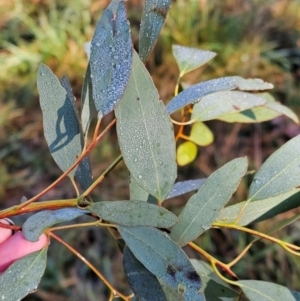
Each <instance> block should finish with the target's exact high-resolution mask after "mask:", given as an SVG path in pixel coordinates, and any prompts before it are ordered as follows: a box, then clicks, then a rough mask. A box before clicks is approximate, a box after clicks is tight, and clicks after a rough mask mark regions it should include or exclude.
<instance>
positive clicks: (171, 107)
mask: <svg viewBox="0 0 300 301" xmlns="http://www.w3.org/2000/svg"><path fill="white" fill-rule="evenodd" d="M272 88H273V85H272V84H269V83H266V82H264V81H262V80H260V79H244V78H242V77H240V76H228V77H221V78H216V79H211V80H208V81H205V82H202V83H199V84H196V85H193V86H191V87H189V88H187V89H185V90H184V91H182V92H181V93H179V94H178V95H177V96H175V97H174V98H173V99H172V100H171V101H170V102H169V103H168V104H167V110H168V112H169V114H172V113H174V112H175V111H177V110H179V109H180V108H182V107H184V106H186V105H188V104H194V103H197V102H199V101H200V100H201V98H203V97H204V96H205V95H208V94H211V93H214V92H217V91H226V90H234V89H237V90H243V91H252V90H259V91H260V90H267V89H272Z"/></svg>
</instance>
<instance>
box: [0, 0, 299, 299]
mask: <svg viewBox="0 0 300 301" xmlns="http://www.w3.org/2000/svg"><path fill="white" fill-rule="evenodd" d="M108 2H109V1H106V0H97V1H96V0H72V1H68V0H60V1H58V0H24V1H21V0H2V1H0V30H1V33H0V70H1V72H0V208H1V209H2V208H6V207H8V206H12V205H15V204H18V203H19V202H20V199H21V198H22V196H25V197H27V198H30V197H32V196H34V195H36V194H37V193H38V192H40V191H41V190H43V189H44V188H45V187H47V186H48V185H49V184H51V183H52V182H53V181H54V180H55V179H57V177H59V175H60V174H61V171H60V170H59V168H58V167H57V166H56V164H55V162H54V161H53V159H52V158H51V156H50V153H49V152H48V147H47V145H46V142H45V139H44V136H43V127H42V114H41V110H40V107H39V103H38V94H37V88H36V75H37V68H38V66H39V64H40V63H44V64H46V65H48V66H49V67H50V68H51V69H52V71H53V72H54V73H55V74H56V75H57V76H58V77H61V76H62V75H63V74H66V75H67V76H68V78H69V80H70V82H71V84H72V87H73V92H74V94H75V96H76V98H77V101H78V103H80V95H81V87H82V81H83V76H84V74H85V69H86V66H87V57H86V55H85V52H84V43H85V42H87V41H90V40H91V38H92V35H93V32H94V29H95V25H96V23H97V21H98V19H99V17H100V16H101V12H102V10H103V8H105V7H106V5H107V3H108ZM142 2H143V1H138V0H128V2H127V3H126V5H127V7H128V17H129V20H130V22H131V26H132V35H133V42H134V45H135V47H137V44H138V32H139V23H140V18H141V13H142ZM299 16H300V1H299V0H265V1H261V0H223V1H217V0H211V1H208V0H198V1H197V0H177V1H173V4H172V8H171V11H170V13H169V16H168V18H167V21H166V24H165V27H164V29H163V31H162V34H161V36H160V38H159V40H158V42H157V44H156V47H155V49H154V51H153V53H152V54H151V56H150V58H149V60H148V62H147V64H146V66H147V68H148V70H149V72H150V73H151V75H152V76H153V79H154V82H155V84H156V86H157V88H158V90H159V94H160V97H161V99H162V100H163V101H164V102H167V101H169V100H170V99H171V98H172V96H173V94H174V88H175V85H176V81H177V77H178V68H177V66H176V62H175V59H174V58H173V56H172V51H171V47H172V45H173V44H180V45H185V46H190V47H197V48H201V49H205V50H211V51H215V52H217V57H216V58H214V59H213V60H212V61H211V62H210V63H209V64H207V65H206V66H204V67H202V68H200V69H197V70H196V71H193V72H191V73H189V74H187V75H186V76H185V78H184V81H185V82H187V83H189V84H194V83H197V82H199V81H203V80H207V79H212V78H215V77H222V76H228V75H240V76H242V77H245V78H248V77H252V78H255V77H259V78H262V79H263V80H265V81H268V82H271V83H273V84H274V86H275V88H274V89H273V90H272V91H271V93H272V95H273V96H274V97H275V99H276V100H277V101H280V102H281V103H283V104H284V105H286V106H288V107H289V108H291V109H292V110H293V111H294V112H295V113H296V114H297V115H298V116H299V114H300V17H299ZM112 118H113V116H108V117H107V118H106V120H105V121H104V124H105V123H107V122H109V120H111V119H112ZM207 125H208V126H209V128H210V129H211V130H212V132H213V133H214V136H215V141H214V143H213V144H211V145H209V146H207V147H202V148H200V149H199V152H198V156H197V158H196V160H195V161H194V162H193V163H191V164H189V165H187V166H184V167H180V168H179V175H178V180H185V179H196V178H203V177H207V176H208V175H210V174H211V173H212V172H213V171H214V170H216V169H217V168H218V167H220V166H222V165H223V164H225V163H226V162H228V161H230V160H231V159H233V158H236V157H239V156H248V158H249V167H250V169H252V170H257V169H258V168H259V167H260V166H261V164H262V163H263V162H264V161H265V159H266V158H267V157H268V156H269V155H270V154H272V153H273V152H274V151H275V150H276V149H278V147H280V146H281V145H282V144H284V143H285V142H286V141H288V140H289V139H290V138H292V137H294V136H296V135H297V134H299V133H300V128H299V125H298V124H295V123H293V121H292V120H289V119H288V118H286V117H278V118H276V119H275V120H273V121H270V122H264V123H261V124H228V123H224V122H221V121H211V122H207ZM187 130H188V129H187ZM118 154H119V148H118V144H117V137H116V133H115V131H114V130H112V131H111V132H110V133H109V134H108V135H106V136H105V139H104V140H103V141H102V143H101V145H99V146H98V147H97V148H96V149H94V150H93V152H92V153H91V162H92V168H93V174H94V176H98V175H100V174H101V172H102V171H104V170H105V168H106V167H108V165H109V164H110V163H111V162H112V161H113V160H114V158H116V157H117V155H118ZM250 180H251V176H249V177H245V178H244V180H243V182H242V183H241V185H240V187H239V189H238V191H237V192H236V194H235V195H234V197H233V200H232V201H231V202H237V201H243V200H245V199H246V197H247V192H248V187H249V184H250ZM128 195H129V192H128V172H127V170H126V168H125V166H124V164H123V163H122V164H119V165H118V166H117V168H116V169H115V170H114V171H113V172H112V173H110V174H109V176H108V177H107V178H106V179H105V181H104V182H103V183H102V184H101V185H100V186H99V188H98V189H96V190H95V193H94V194H93V198H94V199H95V200H97V201H98V200H121V199H128ZM71 197H74V191H73V189H72V186H71V185H70V183H69V182H68V180H66V181H63V183H61V184H60V185H58V186H57V187H56V188H55V189H53V190H52V191H51V192H49V193H48V194H47V195H46V196H44V197H43V198H42V199H44V200H49V199H56V198H71ZM189 197H190V195H185V196H183V197H182V198H178V199H172V200H170V201H168V202H166V206H167V207H168V208H170V209H172V210H173V211H174V212H179V210H180V207H181V206H182V205H183V204H184V203H185V202H186V201H187V200H188V198H189ZM295 213H300V210H298V209H294V210H293V211H289V212H287V213H284V214H282V215H281V216H278V217H276V218H273V219H272V220H268V221H265V222H261V223H259V224H258V225H255V227H256V229H258V230H260V231H266V230H267V229H269V228H270V227H272V226H273V225H274V224H276V223H278V222H279V221H281V220H284V219H286V218H288V217H291V216H292V215H294V214H295ZM22 220H23V218H22V217H20V218H17V219H15V221H16V222H17V223H18V222H19V223H21V222H22ZM299 230H300V224H299V223H297V222H296V223H294V224H293V225H291V226H289V227H286V228H285V229H283V230H281V231H278V233H276V234H275V235H276V236H277V237H280V238H281V239H284V240H287V241H290V242H293V243H296V244H297V243H298V244H300V239H299ZM58 235H59V236H61V237H63V238H64V239H65V240H66V241H67V242H68V243H70V244H71V245H72V246H74V247H75V248H76V249H77V250H78V251H80V252H81V253H82V254H83V255H84V256H86V258H88V259H89V260H90V261H91V262H93V263H94V264H95V266H96V267H98V268H99V270H100V271H101V272H102V273H103V274H104V275H105V276H106V277H107V279H108V280H109V281H111V282H112V283H113V284H114V285H115V286H116V288H118V289H119V290H121V291H123V292H127V293H129V292H130V289H129V287H128V285H127V282H126V277H125V276H124V272H123V268H122V255H121V253H120V251H119V250H118V247H117V245H116V243H115V241H114V240H113V239H112V238H111V236H110V234H109V233H108V232H107V231H104V230H101V229H94V228H91V229H89V228H84V229H82V230H78V229H77V230H74V231H59V232H58ZM251 240H252V238H251V237H250V236H249V235H245V234H243V233H238V232H234V231H227V230H210V231H207V232H206V233H205V234H204V235H202V236H201V237H200V238H199V239H198V240H197V241H196V243H197V244H199V245H200V246H201V247H203V248H204V249H205V250H206V251H208V252H210V253H211V254H212V255H214V256H215V257H217V258H219V259H221V260H222V261H224V262H228V261H230V260H232V259H233V258H235V257H236V256H237V255H238V254H239V253H240V252H241V251H242V250H243V248H244V247H245V246H246V245H247V244H248V243H249V242H250V241H251ZM186 252H187V253H188V254H189V255H190V256H191V257H194V258H200V257H199V255H198V254H195V253H193V252H192V251H191V250H189V249H186ZM233 270H234V272H235V273H237V274H238V275H239V276H240V277H241V278H243V279H250V278H251V279H261V280H266V281H272V282H277V283H279V284H283V285H286V286H288V287H289V288H292V289H298V290H300V281H299V276H300V275H299V273H300V259H299V258H297V257H295V256H290V255H288V254H286V253H285V251H283V250H282V249H280V248H279V247H277V246H275V245H273V244H270V243H268V242H266V241H260V242H259V243H256V244H255V245H254V246H253V247H252V248H251V249H250V251H249V252H248V253H247V254H246V255H245V257H244V258H243V259H242V260H241V261H240V262H239V263H238V264H237V265H236V266H235V267H234V269H233ZM108 293H109V292H108V291H107V288H106V287H105V286H104V285H103V283H101V281H99V280H98V279H97V277H96V276H95V275H94V274H93V272H91V271H90V270H89V269H88V268H87V267H86V266H85V265H84V264H82V263H81V262H80V261H78V260H77V259H76V258H75V257H74V256H73V255H72V254H71V253H70V252H69V251H67V250H66V249H65V248H64V247H63V246H60V245H58V244H56V243H55V242H53V243H52V244H51V246H50V250H49V260H48V266H47V270H46V274H45V276H44V278H43V280H42V283H41V285H40V286H39V288H38V290H37V292H36V293H34V294H33V295H30V296H28V297H26V299H25V300H58V301H59V300H66V301H69V300H88V301H90V300H107V296H108Z"/></svg>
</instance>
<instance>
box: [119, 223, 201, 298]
mask: <svg viewBox="0 0 300 301" xmlns="http://www.w3.org/2000/svg"><path fill="white" fill-rule="evenodd" d="M119 232H120V234H121V236H122V238H123V239H124V240H125V242H126V244H127V245H128V247H129V248H130V250H131V251H132V253H133V254H134V256H135V257H136V258H137V259H138V260H139V261H140V262H141V263H142V264H143V265H144V266H145V267H146V268H147V269H148V270H149V271H150V272H151V273H152V274H154V275H155V276H156V277H157V278H158V280H159V281H160V282H163V283H165V284H166V285H167V286H170V287H171V288H173V289H175V290H178V288H182V289H183V290H184V293H183V294H182V295H183V298H184V299H183V300H186V301H204V300H205V297H204V296H203V294H202V293H200V292H199V289H200V287H201V279H200V277H199V275H198V274H197V273H196V271H195V270H194V268H193V266H192V264H191V263H190V261H189V259H188V257H187V256H186V254H185V253H184V252H183V250H182V249H181V248H180V247H179V246H178V245H176V244H175V243H174V242H173V241H172V240H171V239H170V238H169V236H168V235H167V234H165V233H163V232H161V231H159V230H157V229H155V228H150V227H144V226H139V227H119Z"/></svg>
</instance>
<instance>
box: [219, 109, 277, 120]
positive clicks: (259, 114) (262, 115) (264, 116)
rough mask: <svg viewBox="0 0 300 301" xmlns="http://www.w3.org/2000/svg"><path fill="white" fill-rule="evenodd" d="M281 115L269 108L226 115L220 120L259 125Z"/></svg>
mask: <svg viewBox="0 0 300 301" xmlns="http://www.w3.org/2000/svg"><path fill="white" fill-rule="evenodd" d="M280 115H281V114H280V113H278V112H275V111H273V110H270V109H268V108H265V107H256V108H253V109H250V110H245V111H243V112H239V113H234V114H229V115H224V116H221V117H219V118H218V119H219V120H222V121H225V122H229V123H234V122H239V123H258V122H264V121H268V120H272V119H274V118H276V117H278V116H280Z"/></svg>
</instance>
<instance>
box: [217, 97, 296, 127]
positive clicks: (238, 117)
mask: <svg viewBox="0 0 300 301" xmlns="http://www.w3.org/2000/svg"><path fill="white" fill-rule="evenodd" d="M256 95H258V96H260V97H263V98H264V99H266V103H265V104H264V105H263V106H262V107H256V108H253V109H251V110H245V111H243V112H240V113H234V114H230V115H225V116H220V117H218V119H220V120H223V121H226V122H241V123H253V122H263V121H268V120H271V119H274V118H276V117H278V116H280V115H285V116H287V117H289V118H290V119H292V120H293V121H294V122H296V123H298V122H299V119H298V117H297V115H296V114H295V113H294V112H293V111H292V110H290V109H289V108H288V107H286V106H284V105H282V104H281V103H279V102H277V101H275V99H274V97H273V96H272V95H271V94H270V93H266V92H265V93H258V94H256Z"/></svg>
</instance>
